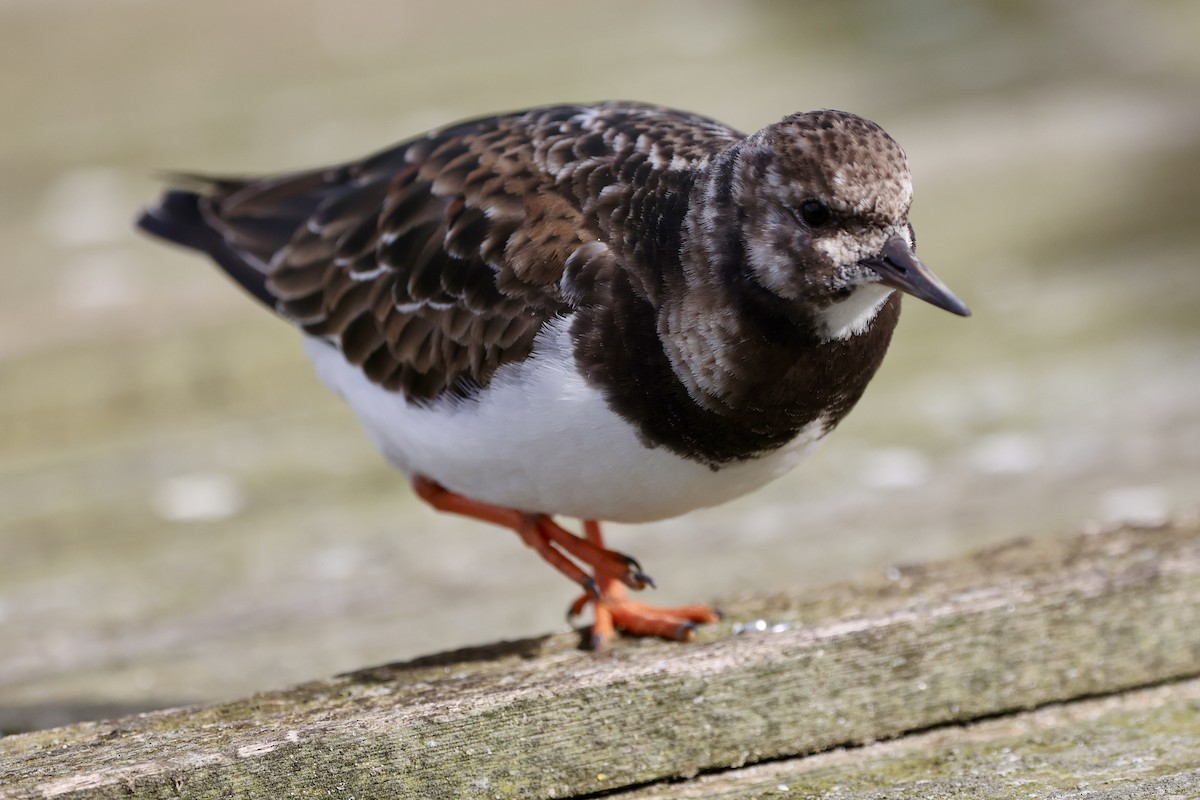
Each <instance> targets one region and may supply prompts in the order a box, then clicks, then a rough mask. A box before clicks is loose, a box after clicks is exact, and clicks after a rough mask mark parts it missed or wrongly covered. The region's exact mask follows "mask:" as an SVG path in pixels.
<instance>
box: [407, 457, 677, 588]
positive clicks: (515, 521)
mask: <svg viewBox="0 0 1200 800" xmlns="http://www.w3.org/2000/svg"><path fill="white" fill-rule="evenodd" d="M412 485H413V490H414V491H416V493H417V496H418V497H420V498H421V499H422V500H424V501H425V502H427V503H429V504H430V505H431V506H433V507H434V508H436V509H437V510H438V511H448V512H450V513H453V514H462V515H463V516H466V517H473V518H474V519H479V520H483V521H484V522H490V523H492V524H493V525H500V526H501V527H505V528H508V529H510V530H513V531H516V533H517V535H518V536H520V537H521V540H522V541H524V542H525V544H527V545H529V546H530V547H532V548H533V549H534V550H536V551H537V552H538V555H540V556H541V557H542V558H544V559H545V560H546V561H547V562H549V563H550V565H551V566H553V567H554V568H555V569H557V570H558V571H559V572H561V573H562V574H563V575H566V576H567V577H568V578H570V579H571V580H573V581H575V582H576V583H578V584H580V585H581V586H583V587H584V588H585V589H587V590H588V591H589V592H591V593H593V594H598V589H597V587H596V582H595V580H593V579H592V577H591V576H590V575H588V574H587V573H586V572H584V571H583V570H582V569H580V568H579V566H578V565H576V564H575V563H574V562H573V561H571V559H569V558H567V555H565V554H564V551H565V553H566V554H569V555H572V556H574V557H575V558H577V559H578V560H579V561H581V562H583V563H584V564H587V565H588V566H591V567H593V568H596V569H600V568H603V569H604V571H605V574H607V575H613V576H615V578H616V579H617V580H619V581H620V582H621V583H622V584H624V585H625V586H628V587H629V588H631V589H643V588H645V587H647V586H653V585H654V581H653V579H651V577H650V576H649V575H647V574H646V573H644V572H642V567H641V565H640V564H638V562H637V561H635V560H634V559H632V558H630V557H629V556H627V555H624V554H622V553H617V552H614V551H612V550H608V549H606V548H605V547H604V546H603V545H597V544H593V543H592V542H590V541H587V540H585V539H581V538H579V537H578V536H576V535H575V534H573V533H571V532H569V531H566V530H563V529H562V528H561V527H559V526H558V525H557V524H556V523H555V522H554V520H552V519H550V517H548V516H547V515H545V514H530V513H527V512H524V511H518V510H516V509H515V508H505V507H504V506H495V505H492V504H490V503H484V502H481V501H479V500H472V499H471V498H469V497H463V496H462V495H461V494H455V493H454V492H452V491H450V490H449V489H447V488H446V487H444V486H442V485H440V484H438V483H436V482H434V481H431V480H429V479H428V478H426V477H424V476H423V475H415V476H413V479H412Z"/></svg>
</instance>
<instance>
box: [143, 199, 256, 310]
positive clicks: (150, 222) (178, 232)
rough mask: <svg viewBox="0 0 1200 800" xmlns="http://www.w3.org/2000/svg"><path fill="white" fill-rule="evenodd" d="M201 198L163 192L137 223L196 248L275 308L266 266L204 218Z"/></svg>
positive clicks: (160, 235)
mask: <svg viewBox="0 0 1200 800" xmlns="http://www.w3.org/2000/svg"><path fill="white" fill-rule="evenodd" d="M203 200H204V198H203V197H202V196H201V195H199V194H197V193H195V192H189V191H184V190H180V189H172V190H170V191H168V192H166V193H165V194H164V195H163V196H162V199H161V200H160V201H159V203H158V205H155V206H151V207H150V208H147V209H146V210H145V211H144V212H142V215H141V216H140V217H139V218H138V221H137V226H138V227H139V228H141V229H142V230H144V231H146V232H147V233H149V234H151V235H152V236H157V237H158V238H160V239H165V240H166V241H168V242H173V243H175V244H178V245H181V246H183V247H187V248H190V249H192V250H198V251H199V252H201V253H204V254H206V255H207V256H208V257H209V258H211V259H213V261H216V262H217V264H219V265H220V266H221V268H222V269H223V270H225V272H227V273H229V276H230V277H231V278H233V279H234V280H235V281H237V282H238V283H239V284H240V285H241V286H242V288H243V289H245V290H246V291H247V292H249V293H250V294H251V295H253V296H254V297H255V298H257V299H258V300H259V302H261V303H262V304H263V305H265V306H267V307H268V308H270V309H272V310H274V309H275V307H276V298H275V296H274V295H273V294H271V292H270V291H269V290H268V289H267V268H266V265H265V264H263V263H261V262H260V261H258V259H256V258H254V257H253V256H250V255H249V254H248V253H246V252H245V251H235V250H234V249H233V248H232V247H230V245H229V243H228V242H227V241H226V240H225V237H224V236H223V235H222V234H221V233H220V232H219V231H218V230H217V229H216V228H214V227H213V225H212V224H211V223H210V222H209V220H208V219H206V218H205V215H204V210H203V208H202V207H201V203H202V201H203Z"/></svg>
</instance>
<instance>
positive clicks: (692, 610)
mask: <svg viewBox="0 0 1200 800" xmlns="http://www.w3.org/2000/svg"><path fill="white" fill-rule="evenodd" d="M583 530H584V534H585V535H586V536H587V540H588V541H589V542H591V543H592V544H594V545H596V547H599V548H603V547H604V538H603V536H602V534H601V533H600V523H599V522H598V521H597V520H594V519H586V520H584V521H583ZM595 569H596V586H597V588H598V590H599V595H598V596H594V595H591V594H583V595H581V596H580V597H579V598H577V599H576V600H575V602H574V603H572V604H571V608H570V611H569V612H568V613H569V614H570V615H571V616H575V615H577V614H579V613H580V612H582V611H583V609H584V607H585V606H586V605H587V604H588V603H592V604H593V605H594V606H595V609H596V610H595V614H596V619H595V622H593V623H592V640H591V646H592V649H593V650H603V649H604V648H605V647H607V646H608V643H609V642H610V641H611V640H612V637H613V632H614V631H615V630H622V631H625V632H626V633H629V634H632V635H634V636H658V637H660V638H663V639H675V640H676V641H681V642H686V641H688V640H690V639H691V638H692V637H693V636H694V635H695V633H696V625H697V624H702V623H708V622H717V621H719V620H720V619H721V614H720V612H718V611H717V610H716V609H713V608H710V607H709V606H704V605H691V606H676V607H674V608H662V607H659V606H653V605H650V604H648V603H642V602H639V601H637V600H634V599H632V598H630V596H629V592H627V591H626V590H625V587H624V586H622V585H621V583H620V582H619V581H618V579H617V578H616V576H614V575H612V574H609V573H606V572H605V569H604V567H600V566H597V567H596V568H595Z"/></svg>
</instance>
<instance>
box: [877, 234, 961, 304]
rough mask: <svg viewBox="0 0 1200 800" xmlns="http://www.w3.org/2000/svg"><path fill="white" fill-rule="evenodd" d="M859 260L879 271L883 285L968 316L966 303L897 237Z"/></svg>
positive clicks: (906, 243)
mask: <svg viewBox="0 0 1200 800" xmlns="http://www.w3.org/2000/svg"><path fill="white" fill-rule="evenodd" d="M859 263H860V264H862V265H863V266H864V267H870V268H871V269H873V270H875V272H877V273H879V277H880V278H881V279H882V280H883V284H884V285H885V286H891V287H892V288H893V289H899V290H900V291H902V292H906V293H908V294H911V295H912V296H913V297H916V298H918V299H921V300H924V301H925V302H926V303H931V304H933V305H935V306H937V307H938V308H940V309H943V310H945V311H949V312H950V313H951V314H958V315H959V316H960V317H969V316H971V309H969V308H967V304H966V303H964V302H963V301H962V300H959V299H958V297H957V296H956V295H955V294H954V292H952V291H950V287H949V286H947V285H946V284H944V283H942V279H941V278H939V277H938V276H937V275H934V274H933V270H931V269H930V268H929V267H927V266H925V265H924V264H922V263H921V259H919V258H917V257H916V255H915V254H914V253H913V251H912V249H911V248H910V247H909V246H908V242H906V241H904V239H902V238H901V237H899V236H893V237H892V238H891V239H888V240H887V243H886V244H885V245H884V246H883V249H882V250H880V251H879V255H877V256H873V257H871V258H864V259H863V260H862V261H860V262H859Z"/></svg>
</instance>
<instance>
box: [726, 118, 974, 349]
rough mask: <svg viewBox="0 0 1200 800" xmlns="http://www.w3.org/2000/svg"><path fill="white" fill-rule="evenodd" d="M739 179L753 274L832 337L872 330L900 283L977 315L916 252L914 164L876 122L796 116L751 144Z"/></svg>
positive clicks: (738, 201)
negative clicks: (912, 222) (911, 212)
mask: <svg viewBox="0 0 1200 800" xmlns="http://www.w3.org/2000/svg"><path fill="white" fill-rule="evenodd" d="M730 184H731V185H730V186H729V187H728V191H729V192H730V193H731V199H732V200H733V204H734V206H735V207H736V206H740V207H741V208H742V209H743V210H744V215H743V216H742V225H741V235H742V241H743V246H744V248H745V259H746V267H745V269H746V274H747V275H748V276H749V277H750V278H752V279H753V280H754V282H755V283H757V284H758V285H759V286H761V287H762V288H764V289H766V290H767V291H768V292H770V293H772V294H774V295H776V296H777V297H779V298H782V299H784V300H785V301H791V302H793V303H795V304H796V308H797V309H798V310H799V311H800V314H801V315H803V316H805V317H808V318H809V319H811V320H813V323H814V325H815V326H816V328H817V329H818V333H819V334H820V335H822V336H823V337H825V338H828V339H842V338H846V337H848V336H851V335H854V334H856V333H861V332H862V331H864V330H866V329H867V328H868V327H869V326H870V324H871V321H872V320H873V319H874V318H875V314H876V312H878V310H879V309H880V307H882V305H883V303H884V301H885V300H886V299H887V297H888V296H889V295H890V294H891V292H892V290H894V289H899V290H901V291H903V292H907V293H908V294H911V295H913V296H914V297H918V298H920V299H922V300H925V301H926V302H928V303H932V304H933V305H935V306H937V307H938V308H942V309H945V310H946V311H949V312H951V313H954V314H959V315H961V316H968V315H969V314H970V313H971V312H970V311H969V310H968V309H967V306H966V304H964V303H963V302H962V301H961V300H959V299H958V297H956V296H955V295H954V293H953V292H951V291H950V289H949V288H948V287H947V286H946V285H945V284H944V283H942V281H941V280H940V279H939V278H938V277H937V276H936V275H934V274H933V272H932V271H930V269H929V268H928V267H926V266H925V265H924V264H923V263H921V261H920V260H919V259H918V258H917V257H916V255H915V254H914V252H913V250H914V247H915V244H916V243H915V239H914V236H913V229H912V225H910V224H909V221H908V210H909V206H910V204H911V202H912V180H911V178H910V175H909V170H908V160H907V158H906V157H905V155H904V151H903V150H901V149H900V146H899V145H898V144H896V142H895V140H893V139H892V137H891V136H889V135H888V134H887V133H886V132H885V131H884V130H883V129H882V128H880V127H879V126H878V125H876V124H875V123H874V122H871V121H870V120H866V119H863V118H862V117H859V116H856V115H854V114H849V113H846V112H843V111H813V112H808V113H802V114H794V115H792V116H790V117H787V118H785V119H783V120H782V121H781V122H778V123H776V124H774V125H770V126H768V127H766V128H764V129H763V130H761V131H759V132H758V133H756V134H754V135H753V136H751V137H749V138H748V139H747V140H745V142H744V143H743V146H742V147H740V148H739V150H738V153H737V156H736V160H735V163H734V164H733V168H732V174H731V176H730Z"/></svg>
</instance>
